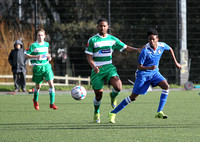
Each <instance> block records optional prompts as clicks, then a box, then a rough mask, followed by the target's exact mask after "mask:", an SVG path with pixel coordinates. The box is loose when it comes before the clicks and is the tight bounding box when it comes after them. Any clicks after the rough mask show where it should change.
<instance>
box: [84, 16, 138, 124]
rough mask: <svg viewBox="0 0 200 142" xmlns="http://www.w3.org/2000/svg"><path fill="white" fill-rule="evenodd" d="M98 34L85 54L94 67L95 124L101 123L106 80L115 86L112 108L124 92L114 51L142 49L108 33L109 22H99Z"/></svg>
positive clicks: (103, 19) (91, 39)
mask: <svg viewBox="0 0 200 142" xmlns="http://www.w3.org/2000/svg"><path fill="white" fill-rule="evenodd" d="M97 29H98V31H99V32H98V34H96V35H94V36H92V37H91V38H90V39H89V40H88V43H87V48H86V50H85V53H86V55H87V61H88V63H89V64H90V66H91V67H92V73H91V84H92V88H93V89H94V93H95V97H94V122H95V123H100V104H101V99H102V96H103V85H104V81H105V80H106V81H107V82H108V83H109V84H111V85H112V86H113V89H112V92H111V93H110V97H111V106H112V108H115V107H116V105H117V100H116V97H117V95H118V94H119V92H120V91H121V90H122V82H121V80H120V78H119V75H118V73H117V70H116V67H115V66H114V65H113V64H112V53H113V51H114V50H115V49H116V50H119V51H121V52H122V51H130V52H131V51H132V52H140V50H141V49H140V48H134V47H131V46H128V45H126V44H124V43H123V42H121V41H120V40H119V39H118V38H116V37H114V36H112V35H110V34H108V33H107V31H108V29H109V25H108V21H107V19H105V18H101V19H99V20H98V22H97Z"/></svg>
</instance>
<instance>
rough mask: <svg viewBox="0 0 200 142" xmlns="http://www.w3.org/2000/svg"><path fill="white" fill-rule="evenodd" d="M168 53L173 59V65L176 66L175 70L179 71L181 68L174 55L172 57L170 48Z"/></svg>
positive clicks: (172, 53) (172, 52)
mask: <svg viewBox="0 0 200 142" xmlns="http://www.w3.org/2000/svg"><path fill="white" fill-rule="evenodd" d="M169 52H170V54H171V56H172V58H173V60H174V63H175V65H176V68H177V69H181V67H182V66H181V65H180V64H179V63H178V62H177V60H176V57H175V55H174V51H173V49H172V48H170V50H169Z"/></svg>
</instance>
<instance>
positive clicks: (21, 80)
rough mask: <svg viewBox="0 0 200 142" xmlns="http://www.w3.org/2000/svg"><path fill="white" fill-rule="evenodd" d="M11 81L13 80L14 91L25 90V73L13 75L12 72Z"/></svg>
mask: <svg viewBox="0 0 200 142" xmlns="http://www.w3.org/2000/svg"><path fill="white" fill-rule="evenodd" d="M13 79H14V86H15V90H17V89H18V90H19V89H20V87H21V89H26V72H20V73H14V72H13Z"/></svg>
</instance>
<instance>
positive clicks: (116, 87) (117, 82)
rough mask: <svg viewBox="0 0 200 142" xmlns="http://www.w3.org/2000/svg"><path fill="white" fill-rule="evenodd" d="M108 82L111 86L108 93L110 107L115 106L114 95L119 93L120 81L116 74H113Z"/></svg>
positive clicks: (120, 88)
mask: <svg viewBox="0 0 200 142" xmlns="http://www.w3.org/2000/svg"><path fill="white" fill-rule="evenodd" d="M110 84H111V85H112V86H113V89H112V92H111V93H110V97H111V106H112V108H115V107H116V106H117V99H116V97H117V96H118V95H119V93H120V91H121V90H122V82H121V80H120V79H119V77H118V76H114V77H111V79H110Z"/></svg>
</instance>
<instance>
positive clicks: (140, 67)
mask: <svg viewBox="0 0 200 142" xmlns="http://www.w3.org/2000/svg"><path fill="white" fill-rule="evenodd" d="M137 69H138V70H141V71H144V70H154V69H156V66H155V65H152V66H148V67H145V66H143V65H142V64H140V63H138V65H137Z"/></svg>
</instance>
